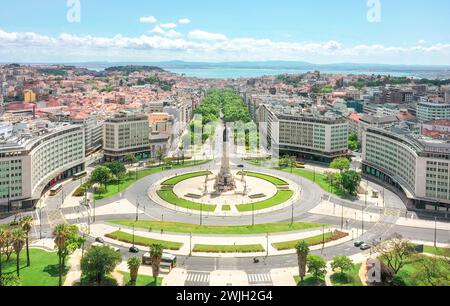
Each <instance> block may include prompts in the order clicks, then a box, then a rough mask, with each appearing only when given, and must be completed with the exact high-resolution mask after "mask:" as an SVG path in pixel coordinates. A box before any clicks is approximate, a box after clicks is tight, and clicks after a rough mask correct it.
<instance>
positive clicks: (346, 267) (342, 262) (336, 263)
mask: <svg viewBox="0 0 450 306" xmlns="http://www.w3.org/2000/svg"><path fill="white" fill-rule="evenodd" d="M354 267H355V265H354V264H353V261H352V260H351V259H350V258H348V257H347V256H335V257H334V258H333V261H332V262H331V269H333V271H336V270H339V273H340V274H342V275H344V274H345V273H346V272H347V271H350V270H351V269H353V268H354Z"/></svg>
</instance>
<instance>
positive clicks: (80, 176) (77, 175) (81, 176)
mask: <svg viewBox="0 0 450 306" xmlns="http://www.w3.org/2000/svg"><path fill="white" fill-rule="evenodd" d="M86 175H87V172H86V171H83V172H80V173H77V174H74V175H73V176H72V179H73V180H74V181H77V180H79V179H81V178H83V177H85V176H86Z"/></svg>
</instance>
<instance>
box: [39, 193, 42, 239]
mask: <svg viewBox="0 0 450 306" xmlns="http://www.w3.org/2000/svg"><path fill="white" fill-rule="evenodd" d="M39 202H40V201H39ZM39 239H42V207H41V205H39Z"/></svg>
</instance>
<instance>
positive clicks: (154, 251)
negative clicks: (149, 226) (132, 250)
mask: <svg viewBox="0 0 450 306" xmlns="http://www.w3.org/2000/svg"><path fill="white" fill-rule="evenodd" d="M162 255H163V247H162V245H161V244H157V243H155V244H152V245H151V246H150V258H151V260H152V273H153V278H154V279H155V285H156V283H157V280H158V276H159V268H160V265H161V258H162Z"/></svg>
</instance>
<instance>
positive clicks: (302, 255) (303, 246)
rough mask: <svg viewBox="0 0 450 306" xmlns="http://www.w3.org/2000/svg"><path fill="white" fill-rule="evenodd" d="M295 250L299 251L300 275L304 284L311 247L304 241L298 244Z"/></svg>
mask: <svg viewBox="0 0 450 306" xmlns="http://www.w3.org/2000/svg"><path fill="white" fill-rule="evenodd" d="M295 250H296V251H297V260H298V272H299V275H300V280H301V282H303V279H304V278H305V275H306V259H307V257H308V253H309V246H308V244H307V243H306V241H305V240H302V241H300V242H299V243H297V245H296V246H295Z"/></svg>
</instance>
